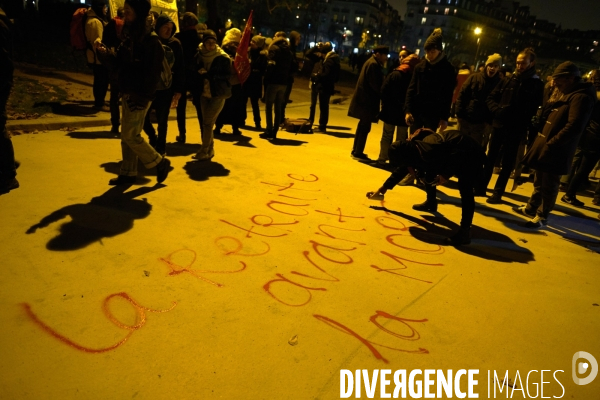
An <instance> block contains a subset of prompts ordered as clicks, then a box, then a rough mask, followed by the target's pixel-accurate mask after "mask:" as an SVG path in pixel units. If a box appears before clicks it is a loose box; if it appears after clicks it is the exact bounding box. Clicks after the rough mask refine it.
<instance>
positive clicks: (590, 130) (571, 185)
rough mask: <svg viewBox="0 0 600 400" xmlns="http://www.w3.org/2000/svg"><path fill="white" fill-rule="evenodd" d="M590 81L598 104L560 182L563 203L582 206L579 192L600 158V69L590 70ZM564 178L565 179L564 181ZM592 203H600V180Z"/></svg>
mask: <svg viewBox="0 0 600 400" xmlns="http://www.w3.org/2000/svg"><path fill="white" fill-rule="evenodd" d="M589 81H590V82H592V84H593V85H594V88H595V89H596V99H597V100H598V101H596V105H595V106H594V111H593V112H592V116H591V117H590V121H589V122H588V124H587V127H586V128H585V131H584V132H583V135H582V136H581V139H580V140H579V144H578V145H577V150H576V152H575V156H574V157H573V165H572V167H571V171H570V172H569V173H568V174H566V175H563V177H562V178H561V181H560V184H561V189H562V186H563V183H564V189H562V190H561V191H565V192H566V193H565V195H564V196H563V197H562V198H561V199H560V200H561V201H562V202H563V203H567V204H571V205H574V206H575V207H582V206H583V205H584V203H583V202H582V201H581V200H578V199H577V192H578V191H579V190H581V189H582V186H584V185H585V182H586V181H587V179H588V176H589V175H590V173H591V172H592V170H593V169H594V167H595V166H596V164H597V163H598V161H599V160H600V69H595V70H592V71H591V72H590V75H589ZM563 179H564V181H563ZM592 204H594V205H596V206H598V205H600V181H599V182H598V183H597V184H596V189H595V191H594V199H593V200H592Z"/></svg>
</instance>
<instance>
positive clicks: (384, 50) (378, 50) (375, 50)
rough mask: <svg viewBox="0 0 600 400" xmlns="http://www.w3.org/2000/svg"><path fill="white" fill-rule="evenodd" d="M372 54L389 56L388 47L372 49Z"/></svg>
mask: <svg viewBox="0 0 600 400" xmlns="http://www.w3.org/2000/svg"><path fill="white" fill-rule="evenodd" d="M373 53H379V54H390V48H389V47H388V46H377V47H375V49H373Z"/></svg>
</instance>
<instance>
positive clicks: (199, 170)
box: [183, 161, 231, 182]
mask: <svg viewBox="0 0 600 400" xmlns="http://www.w3.org/2000/svg"><path fill="white" fill-rule="evenodd" d="M183 169H184V170H185V172H186V173H187V174H188V176H189V177H190V179H192V180H194V181H200V182H202V181H207V180H208V179H209V178H210V177H217V176H227V175H229V173H230V172H231V171H229V170H228V169H227V168H225V167H224V166H223V164H219V163H218V162H214V161H190V162H188V163H186V164H185V166H184V167H183Z"/></svg>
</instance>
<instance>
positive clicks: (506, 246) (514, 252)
mask: <svg viewBox="0 0 600 400" xmlns="http://www.w3.org/2000/svg"><path fill="white" fill-rule="evenodd" d="M370 208H372V209H374V210H380V211H386V212H388V213H390V214H393V215H396V216H398V217H401V218H404V219H406V220H408V221H411V222H413V223H414V224H416V226H411V227H409V228H408V231H409V233H410V234H411V235H412V236H413V237H414V238H415V239H417V240H420V241H422V242H425V243H430V244H437V245H442V244H443V243H444V239H445V238H446V237H448V236H450V235H451V234H452V233H453V232H456V231H457V230H458V224H456V223H455V222H452V221H450V220H449V219H448V218H446V217H444V216H443V215H441V214H440V213H436V214H435V215H423V216H422V218H417V217H414V216H412V215H408V214H405V213H403V212H400V211H395V210H390V209H389V208H386V207H381V206H371V207H370ZM471 237H472V239H471V244H470V245H465V246H456V247H455V248H456V250H458V251H460V252H462V253H465V254H468V255H471V256H474V257H479V258H484V259H486V260H492V261H499V262H518V263H523V264H526V263H529V262H530V261H534V260H535V258H534V254H533V253H532V252H531V251H530V250H529V249H527V248H524V247H521V246H519V245H518V244H517V243H516V242H514V241H513V240H512V239H511V238H509V237H508V236H506V235H503V234H501V233H499V232H495V231H491V230H488V229H485V228H482V227H480V226H477V225H473V226H472V227H471Z"/></svg>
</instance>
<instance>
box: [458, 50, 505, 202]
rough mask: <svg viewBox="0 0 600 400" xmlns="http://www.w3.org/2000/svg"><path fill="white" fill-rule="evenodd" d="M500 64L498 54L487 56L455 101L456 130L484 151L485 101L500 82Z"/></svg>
mask: <svg viewBox="0 0 600 400" xmlns="http://www.w3.org/2000/svg"><path fill="white" fill-rule="evenodd" d="M501 64H502V56H501V55H500V54H492V55H491V56H489V57H488V59H487V61H486V62H485V70H484V71H483V72H475V73H474V74H471V75H469V76H468V78H467V80H466V81H465V82H464V84H463V85H462V88H461V89H460V93H459V94H458V98H457V99H456V118H457V119H458V130H459V131H461V132H462V134H463V135H468V136H471V137H472V138H473V139H475V140H476V141H477V142H479V144H481V147H482V148H483V149H484V151H485V149H487V144H488V140H489V136H490V133H491V130H492V113H491V112H490V110H489V109H488V107H487V104H486V100H487V98H488V96H489V95H490V93H491V92H492V90H494V88H495V87H496V86H497V85H498V83H499V82H500V75H499V74H498V71H499V70H500V65H501ZM484 194H485V193H484Z"/></svg>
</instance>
